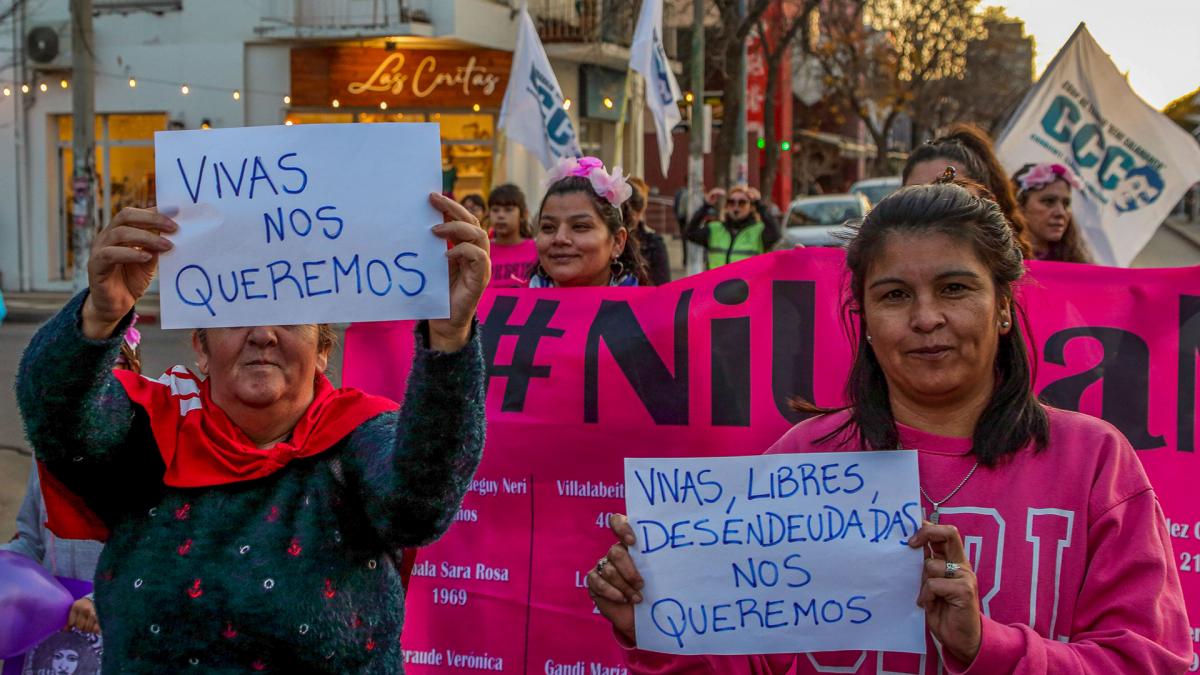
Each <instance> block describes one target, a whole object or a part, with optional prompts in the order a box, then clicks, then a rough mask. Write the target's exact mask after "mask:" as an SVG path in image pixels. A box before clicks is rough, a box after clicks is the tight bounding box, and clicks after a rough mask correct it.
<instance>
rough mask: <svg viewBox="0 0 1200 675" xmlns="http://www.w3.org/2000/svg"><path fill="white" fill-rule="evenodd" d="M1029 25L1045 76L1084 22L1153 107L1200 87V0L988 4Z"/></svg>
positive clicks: (996, 0) (1007, 0) (1005, 0)
mask: <svg viewBox="0 0 1200 675" xmlns="http://www.w3.org/2000/svg"><path fill="white" fill-rule="evenodd" d="M981 6H983V7H988V6H1000V7H1003V8H1004V9H1005V10H1006V11H1007V12H1008V15H1009V16H1012V17H1015V18H1019V19H1021V20H1023V21H1024V22H1025V32H1026V34H1028V35H1032V36H1033V37H1034V40H1035V41H1036V42H1035V48H1036V54H1035V57H1034V58H1035V60H1036V62H1035V71H1036V73H1037V74H1038V75H1039V76H1040V75H1041V73H1042V71H1043V70H1045V68H1046V65H1047V64H1049V63H1050V59H1052V58H1054V54H1055V53H1057V52H1058V49H1059V48H1060V47H1062V46H1063V44H1064V43H1066V41H1067V38H1069V37H1071V33H1073V32H1074V31H1075V27H1076V26H1078V25H1079V22H1080V21H1083V22H1085V23H1087V27H1088V31H1090V32H1091V34H1092V37H1094V38H1096V42H1098V43H1100V47H1101V48H1102V49H1104V51H1106V52H1108V54H1109V56H1111V57H1112V60H1113V63H1115V64H1116V66H1117V69H1118V70H1120V71H1121V72H1123V73H1124V72H1128V73H1129V83H1130V85H1131V86H1132V87H1133V90H1134V91H1136V92H1137V93H1138V94H1139V95H1140V96H1141V97H1142V98H1143V99H1145V100H1146V102H1147V103H1149V104H1150V105H1152V106H1154V107H1155V108H1158V109H1160V110H1161V109H1162V108H1163V107H1164V106H1166V105H1167V104H1168V103H1170V102H1171V101H1173V100H1174V99H1176V98H1179V97H1180V96H1183V95H1184V94H1186V93H1188V92H1190V91H1192V90H1194V89H1196V88H1197V87H1200V0H984V1H983V3H982V4H981Z"/></svg>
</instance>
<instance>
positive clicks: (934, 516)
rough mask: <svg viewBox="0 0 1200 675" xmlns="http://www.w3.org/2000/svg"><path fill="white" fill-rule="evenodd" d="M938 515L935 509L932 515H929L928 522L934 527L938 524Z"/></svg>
mask: <svg viewBox="0 0 1200 675" xmlns="http://www.w3.org/2000/svg"><path fill="white" fill-rule="evenodd" d="M940 515H941V514H940V513H938V510H937V509H936V508H935V509H934V510H933V513H931V514H929V522H931V523H933V524H934V525H937V524H938V516H940Z"/></svg>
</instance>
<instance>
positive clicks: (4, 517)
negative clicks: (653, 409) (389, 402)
mask: <svg viewBox="0 0 1200 675" xmlns="http://www.w3.org/2000/svg"><path fill="white" fill-rule="evenodd" d="M1181 228H1184V229H1186V228H1190V229H1186V231H1188V232H1191V230H1195V232H1196V235H1195V236H1194V237H1193V238H1189V237H1186V236H1183V235H1181V234H1179V233H1178V232H1177V231H1175V230H1174V229H1172V228H1169V227H1160V228H1159V229H1158V232H1157V233H1156V234H1155V236H1154V238H1153V239H1152V240H1151V241H1150V243H1149V244H1147V245H1146V248H1145V249H1143V250H1142V252H1141V253H1140V254H1139V255H1138V257H1137V258H1136V259H1135V260H1134V263H1133V266H1134V267H1181V266H1187V265H1200V244H1198V243H1197V242H1200V224H1194V225H1187V226H1181ZM1194 240H1195V241H1194ZM671 244H672V250H671V257H672V262H674V263H675V265H676V266H678V264H679V260H680V249H679V242H677V241H672V242H671ZM676 274H677V275H678V274H679V272H678V268H677V270H676ZM138 328H139V329H140V330H141V332H142V363H143V367H144V371H145V373H146V374H148V375H153V376H157V375H159V374H160V373H162V372H163V371H165V370H166V369H167V368H168V367H170V366H172V365H175V364H179V363H182V364H186V365H191V364H192V363H193V361H194V360H195V358H194V356H193V354H192V348H191V344H190V332H188V331H165V330H162V329H161V328H159V327H158V325H157V324H151V323H140V324H138ZM36 329H37V326H36V325H34V324H29V323H13V322H11V321H9V322H5V323H4V324H3V325H0V382H3V386H0V540H3V541H7V540H8V539H9V538H10V537H11V535H12V533H13V532H15V531H16V518H17V510H18V509H19V508H20V504H21V499H22V497H23V496H24V493H25V481H26V478H27V476H28V472H29V464H30V461H31V454H30V448H29V442H28V441H27V440H26V438H25V434H24V432H23V431H22V429H21V420H20V415H19V413H18V412H17V404H16V397H15V394H14V391H13V384H14V382H15V378H16V372H17V363H18V360H19V358H20V355H21V352H22V351H23V350H24V349H25V345H26V344H27V343H28V342H29V340H30V338H31V337H32V336H33V333H34V331H35V330H36ZM340 338H341V335H339V343H338V344H339V347H338V348H336V349H335V353H334V354H333V356H332V358H331V359H330V363H331V364H333V365H332V367H331V369H330V370H331V372H330V373H329V375H330V379H331V380H332V381H333V382H334V384H335V385H336V384H340V379H341V378H340V364H341V362H342V357H341V350H340V344H341V343H340Z"/></svg>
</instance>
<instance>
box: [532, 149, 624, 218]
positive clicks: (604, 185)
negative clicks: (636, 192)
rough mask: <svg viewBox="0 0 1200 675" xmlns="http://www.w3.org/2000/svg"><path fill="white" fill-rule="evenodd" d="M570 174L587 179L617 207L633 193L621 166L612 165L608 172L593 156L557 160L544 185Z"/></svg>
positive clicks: (601, 194)
mask: <svg viewBox="0 0 1200 675" xmlns="http://www.w3.org/2000/svg"><path fill="white" fill-rule="evenodd" d="M571 176H578V177H580V178H586V179H588V181H589V182H591V184H592V189H593V190H595V191H596V194H597V195H599V196H600V197H602V198H603V199H605V200H606V201H608V203H609V204H612V205H613V206H615V207H617V208H620V207H621V204H623V203H625V200H626V199H629V197H630V195H632V194H633V188H632V187H631V186H630V185H629V182H628V181H627V180H625V176H624V175H622V174H621V167H619V166H618V167H614V168H613V172H612V173H609V172H607V171H605V169H604V162H601V161H600V160H599V159H596V158H595V157H564V158H562V159H560V160H558V164H557V165H555V166H554V168H552V169H550V172H549V173H548V174H547V175H546V185H547V186H549V185H553V184H555V183H557V182H558V181H560V180H562V179H564V178H568V177H571Z"/></svg>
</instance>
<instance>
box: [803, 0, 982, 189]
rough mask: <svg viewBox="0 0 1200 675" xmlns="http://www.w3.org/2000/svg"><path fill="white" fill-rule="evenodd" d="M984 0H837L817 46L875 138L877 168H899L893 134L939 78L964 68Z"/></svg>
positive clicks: (836, 85)
mask: <svg viewBox="0 0 1200 675" xmlns="http://www.w3.org/2000/svg"><path fill="white" fill-rule="evenodd" d="M977 4H978V0H829V2H827V3H826V4H825V5H824V6H823V7H824V11H823V13H822V23H821V27H822V29H823V35H822V39H821V40H820V41H819V43H818V45H817V48H816V49H815V50H814V52H815V54H814V55H815V57H816V58H817V59H818V62H819V63H820V64H821V67H822V69H823V70H824V72H825V75H826V82H827V84H828V85H829V87H830V88H831V89H832V90H833V92H834V93H835V95H837V96H838V97H839V98H841V99H842V100H843V101H844V103H845V104H846V105H847V106H848V107H849V108H850V110H851V111H853V112H854V114H855V115H856V116H857V117H858V118H859V119H860V120H862V122H863V125H864V126H865V127H866V130H867V132H868V133H869V134H870V135H871V139H872V141H874V143H875V148H876V153H875V167H874V168H875V172H876V173H879V174H883V173H891V169H890V167H889V166H888V139H889V136H890V135H891V131H892V127H893V126H894V125H895V123H896V120H897V118H898V117H899V116H900V115H901V114H904V113H911V112H912V111H913V108H914V102H916V101H918V100H920V99H921V98H922V96H924V95H926V94H927V91H928V90H929V88H930V86H931V83H934V82H937V81H939V80H943V79H946V78H950V77H953V76H955V75H957V74H959V73H961V72H962V70H963V68H964V65H965V61H966V51H967V43H968V41H969V40H971V39H973V38H975V37H976V36H977V35H978V34H979V33H980V31H981V26H980V18H979V16H978V15H977V14H975V7H976V5H977Z"/></svg>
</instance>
